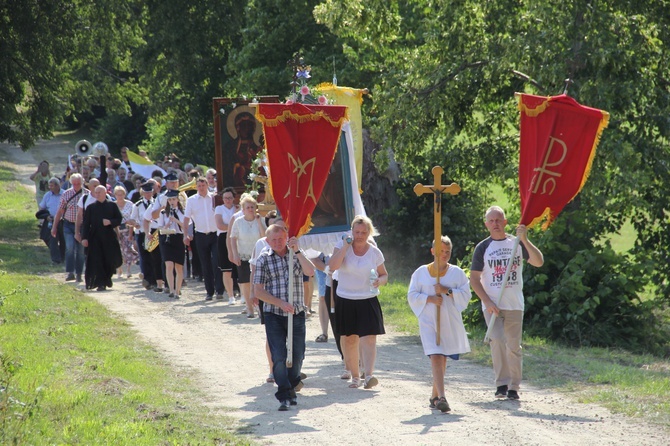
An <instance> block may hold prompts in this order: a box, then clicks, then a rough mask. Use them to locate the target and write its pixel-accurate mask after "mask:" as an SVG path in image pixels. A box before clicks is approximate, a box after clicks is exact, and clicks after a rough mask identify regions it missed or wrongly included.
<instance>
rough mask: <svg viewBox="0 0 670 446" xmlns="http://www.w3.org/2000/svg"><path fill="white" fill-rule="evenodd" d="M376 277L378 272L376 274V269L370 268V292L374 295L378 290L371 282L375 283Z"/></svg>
mask: <svg viewBox="0 0 670 446" xmlns="http://www.w3.org/2000/svg"><path fill="white" fill-rule="evenodd" d="M378 278H379V274H377V270H376V269H374V268H372V269H371V270H370V292H371V293H372V294H374V295H375V296H376V295H377V293H379V290H378V289H377V287H375V286H374V285H373V284H374V283H375V280H377V279H378Z"/></svg>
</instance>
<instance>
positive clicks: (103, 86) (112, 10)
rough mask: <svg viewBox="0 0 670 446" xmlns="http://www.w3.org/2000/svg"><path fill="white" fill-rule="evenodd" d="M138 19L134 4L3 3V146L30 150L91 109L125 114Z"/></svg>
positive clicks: (134, 96)
mask: <svg viewBox="0 0 670 446" xmlns="http://www.w3.org/2000/svg"><path fill="white" fill-rule="evenodd" d="M141 16H142V8H141V3H140V2H139V1H136V0H131V1H127V2H114V1H98V2H92V1H85V0H76V1H72V0H67V1H65V0H52V1H38V0H26V1H6V2H2V4H0V20H1V21H2V25H1V26H0V56H1V57H2V59H1V60H2V64H0V98H1V100H0V140H8V141H10V142H17V143H18V144H19V145H20V146H21V147H23V148H24V149H26V148H29V147H30V146H31V145H33V144H34V142H35V140H36V139H37V138H40V137H50V135H51V132H52V131H53V130H54V128H55V127H56V126H57V125H59V124H60V123H61V122H62V121H63V119H64V117H65V116H67V115H70V114H73V113H75V112H80V111H86V110H89V109H90V108H91V107H92V106H93V105H100V106H104V107H106V108H107V109H108V110H110V111H115V112H119V113H129V111H130V102H131V101H132V100H139V99H138V98H141V96H142V95H141V91H140V90H139V88H138V85H137V83H136V82H134V79H133V78H132V74H131V73H132V67H131V64H132V57H131V55H132V54H133V52H134V51H135V49H136V48H137V47H138V46H139V45H141V43H142V40H141V27H140V25H141Z"/></svg>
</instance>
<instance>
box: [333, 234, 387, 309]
mask: <svg viewBox="0 0 670 446" xmlns="http://www.w3.org/2000/svg"><path fill="white" fill-rule="evenodd" d="M382 263H384V254H382V252H381V251H380V250H379V248H377V247H375V246H372V245H371V244H369V246H368V250H367V251H366V253H365V254H363V255H362V256H357V255H356V254H354V248H353V247H349V249H347V252H346V253H345V255H344V260H343V261H342V265H341V266H340V267H339V268H338V269H337V271H339V273H338V275H337V280H338V283H337V295H338V296H340V297H342V298H345V299H352V300H363V299H369V298H371V297H373V296H376V295H378V294H379V290H377V291H376V292H375V293H373V292H371V291H370V270H371V269H375V270H376V269H377V267H378V266H379V265H381V264H382Z"/></svg>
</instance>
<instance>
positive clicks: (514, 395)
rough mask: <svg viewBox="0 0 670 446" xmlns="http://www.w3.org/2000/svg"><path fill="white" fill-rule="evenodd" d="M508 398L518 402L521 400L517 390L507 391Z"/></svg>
mask: <svg viewBox="0 0 670 446" xmlns="http://www.w3.org/2000/svg"><path fill="white" fill-rule="evenodd" d="M507 398H509V399H511V400H518V399H519V392H517V391H516V390H509V391H507Z"/></svg>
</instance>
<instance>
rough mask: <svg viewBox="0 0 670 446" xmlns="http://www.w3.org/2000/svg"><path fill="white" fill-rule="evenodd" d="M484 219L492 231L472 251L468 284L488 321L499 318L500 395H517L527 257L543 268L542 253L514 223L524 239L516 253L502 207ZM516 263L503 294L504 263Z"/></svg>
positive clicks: (495, 351) (494, 355)
mask: <svg viewBox="0 0 670 446" xmlns="http://www.w3.org/2000/svg"><path fill="white" fill-rule="evenodd" d="M484 224H485V225H486V229H488V230H489V233H490V234H491V236H490V237H488V238H486V239H484V240H482V241H481V242H479V244H478V245H477V247H476V248H475V252H474V254H473V255H472V266H471V268H470V286H471V287H472V289H473V290H474V292H475V293H477V296H478V297H479V299H480V300H481V301H482V310H483V312H484V318H485V319H486V324H487V325H489V324H490V322H491V315H492V314H495V315H496V319H495V322H494V325H493V328H492V331H491V359H492V361H493V370H494V372H495V380H496V387H497V388H496V393H495V397H496V398H509V399H511V400H518V399H519V386H520V385H521V371H522V364H523V357H522V352H521V334H522V327H523V310H524V297H523V260H526V261H527V262H528V263H529V264H531V265H533V266H536V267H540V266H542V265H543V263H544V257H543V255H542V252H540V250H539V249H537V247H536V246H535V245H533V244H532V243H531V242H530V240H529V239H528V232H527V229H526V226H524V225H519V226H517V228H516V236H517V237H518V238H519V239H520V244H519V246H518V247H517V250H516V252H512V249H513V247H514V241H515V238H514V237H513V236H511V235H507V234H506V233H505V226H507V219H506V218H505V211H503V210H502V208H500V207H499V206H491V207H490V208H489V209H488V210H487V211H486V214H485V220H484ZM510 262H512V269H511V274H510V276H509V281H508V282H507V285H506V286H505V289H504V292H503V293H502V295H501V294H500V289H501V287H502V281H503V276H504V275H505V268H506V266H507V265H508V264H509V263H510Z"/></svg>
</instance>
